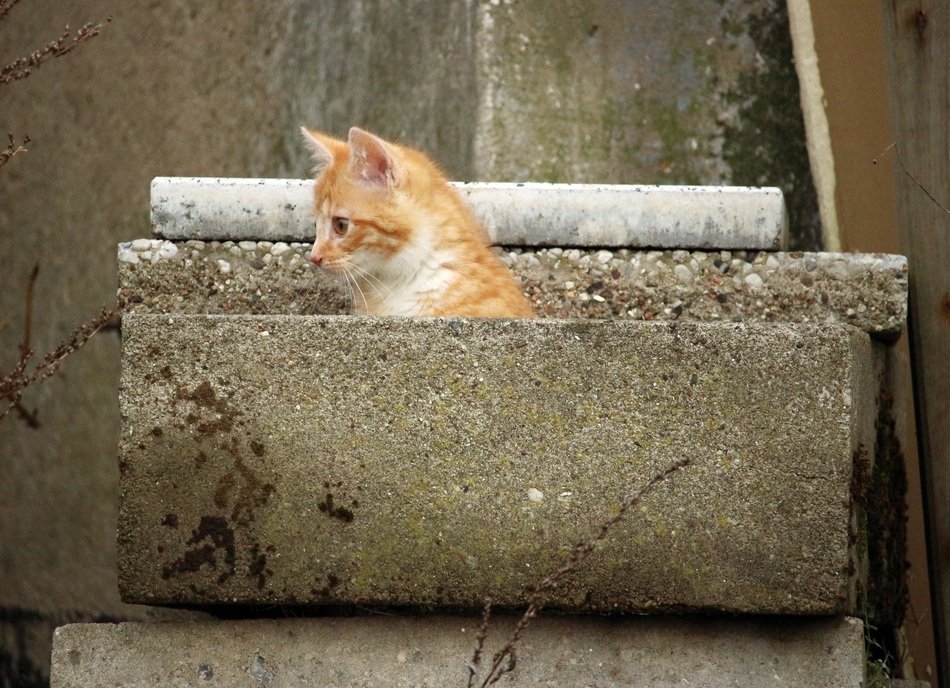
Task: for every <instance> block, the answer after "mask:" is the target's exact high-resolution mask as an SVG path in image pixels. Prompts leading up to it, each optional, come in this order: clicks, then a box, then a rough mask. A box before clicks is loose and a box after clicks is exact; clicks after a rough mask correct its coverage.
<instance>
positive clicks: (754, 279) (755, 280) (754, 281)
mask: <svg viewBox="0 0 950 688" xmlns="http://www.w3.org/2000/svg"><path fill="white" fill-rule="evenodd" d="M745 283H746V284H748V285H749V286H750V287H752V288H753V289H759V288H760V287H762V285H763V284H765V283H764V282H763V281H762V278H761V277H759V276H758V275H757V274H755V273H754V272H750V273H749V274H748V275H746V276H745Z"/></svg>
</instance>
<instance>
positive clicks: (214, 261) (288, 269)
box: [118, 239, 907, 340]
mask: <svg viewBox="0 0 950 688" xmlns="http://www.w3.org/2000/svg"><path fill="white" fill-rule="evenodd" d="M309 250H310V244H308V243H299V242H294V243H290V244H288V243H281V242H270V241H259V242H255V241H247V242H234V241H224V242H219V241H207V242H206V241H200V240H190V241H185V242H170V241H162V240H161V239H152V240H149V239H139V240H138V241H135V242H125V243H123V244H120V246H119V251H118V257H119V285H120V286H119V290H120V292H121V293H122V294H124V295H125V296H127V297H130V296H132V295H136V296H139V297H141V299H142V301H141V303H139V304H135V305H133V306H132V309H133V311H134V312H142V313H170V312H176V313H222V314H233V315H237V314H242V313H256V314H263V313H273V314H278V313H279V314H291V313H294V314H302V315H314V314H340V313H345V312H347V311H348V310H349V307H350V304H349V303H348V296H349V295H348V294H347V293H345V291H344V289H343V284H342V282H341V281H339V280H337V279H334V278H333V277H332V276H330V275H328V274H327V273H326V272H324V271H321V270H318V269H316V268H315V267H314V266H313V265H312V264H311V263H310V262H309V261H308V260H307V257H306V256H307V253H308V252H309ZM497 251H498V253H499V256H500V257H501V260H502V261H503V262H504V263H505V264H506V265H507V266H508V267H509V268H510V269H511V270H512V272H514V274H515V276H516V277H517V278H518V280H519V281H520V282H521V285H522V289H523V291H524V292H525V294H526V295H527V297H528V298H529V299H530V300H531V303H532V304H533V305H534V307H535V311H536V312H537V313H538V315H540V316H543V317H547V318H619V319H631V320H681V321H683V320H699V321H704V322H715V321H725V322H773V321H781V322H796V323H843V324H848V325H853V326H855V327H858V328H860V329H862V330H864V331H865V332H868V333H870V334H872V335H874V336H875V337H877V338H881V339H885V340H893V339H895V338H896V337H898V336H899V335H900V333H901V332H902V331H903V327H904V322H905V321H906V319H907V259H906V258H904V257H903V256H895V255H887V254H874V253H798V252H793V253H786V252H774V253H773V252H769V253H766V252H755V251H751V252H750V251H727V250H723V251H631V250H628V249H620V250H615V251H607V250H604V249H601V250H581V249H576V248H575V249H561V248H551V249H535V250H533V249H525V250H522V249H515V250H507V249H505V250H502V249H497Z"/></svg>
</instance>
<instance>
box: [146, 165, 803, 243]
mask: <svg viewBox="0 0 950 688" xmlns="http://www.w3.org/2000/svg"><path fill="white" fill-rule="evenodd" d="M454 186H455V188H456V189H458V191H459V193H460V194H461V195H462V198H464V199H465V200H466V201H467V202H468V203H469V204H470V205H471V207H472V209H473V210H474V211H475V214H476V215H477V216H478V218H479V220H480V221H481V222H482V224H483V225H484V226H485V229H486V230H487V232H488V234H489V237H490V238H491V241H492V243H496V244H505V245H509V246H598V247H602V246H608V247H610V246H617V247H621V246H622V247H650V248H716V249H771V250H778V249H781V248H784V246H785V245H786V243H787V237H786V234H787V231H788V220H787V217H786V213H785V200H784V199H783V197H782V192H781V190H780V189H776V188H751V187H735V186H725V187H724V186H655V185H629V184H540V183H524V184H515V183H486V182H473V183H468V184H462V183H455V184H454ZM312 206H313V182H312V181H307V180H301V179H227V178H195V177H156V178H155V179H153V180H152V196H151V217H152V230H153V232H154V233H155V235H156V236H158V237H163V238H166V239H174V240H187V239H200V240H214V239H232V240H234V241H241V240H251V241H260V240H268V241H312V240H313V232H314V229H313V227H314V224H313V214H312Z"/></svg>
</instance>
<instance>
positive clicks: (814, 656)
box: [51, 616, 864, 688]
mask: <svg viewBox="0 0 950 688" xmlns="http://www.w3.org/2000/svg"><path fill="white" fill-rule="evenodd" d="M479 622H480V619H479V618H477V617H451V618H448V617H395V616H388V617H378V616H377V617H364V618H313V619H282V620H257V621H222V622H212V623H192V624H182V623H173V624H137V623H124V624H76V625H72V626H64V627H61V628H59V629H57V630H56V635H55V637H54V646H53V672H52V674H53V675H52V682H51V685H52V688H80V687H81V688H106V687H107V686H108V687H109V688H111V687H112V686H117V685H121V686H126V687H128V688H133V687H136V686H142V687H144V686H156V685H165V686H215V685H222V686H241V685H255V686H256V685H264V686H324V687H326V688H334V687H339V688H344V687H345V688H377V687H378V688H383V687H384V686H385V688H399V687H406V688H409V687H413V688H417V687H418V686H460V687H461V686H465V685H466V683H467V681H468V669H467V662H468V661H469V659H470V658H471V656H472V650H473V648H474V645H475V634H476V631H477V629H478V626H479ZM513 622H514V620H513V619H512V618H505V617H496V620H495V621H494V622H493V623H492V625H491V626H490V635H489V637H488V644H487V645H486V653H485V654H486V656H485V657H484V658H483V659H482V663H483V664H485V663H488V662H490V660H491V655H492V653H493V652H494V651H495V650H497V649H498V648H499V647H500V646H501V644H502V643H503V640H502V639H503V638H507V637H508V635H509V634H510V632H511V629H512V627H513ZM517 650H518V662H517V666H516V667H515V670H514V672H513V673H511V674H509V675H508V676H507V677H506V678H505V679H504V680H503V681H502V684H503V685H511V686H529V685H530V686H564V687H571V686H577V687H580V686H598V687H601V688H621V687H622V688H647V687H649V688H680V687H681V686H704V687H705V688H720V687H721V688H726V687H727V686H728V687H732V686H736V685H742V686H763V685H772V684H780V685H788V686H796V687H797V688H812V687H813V688H860V687H861V686H863V685H864V683H863V680H864V638H863V626H862V624H861V622H860V621H858V620H856V619H849V618H828V619H781V620H778V619H769V618H762V619H729V620H714V619H703V618H663V617H646V618H628V619H603V618H550V617H548V618H539V619H535V620H534V621H533V622H532V624H531V625H530V626H529V627H528V630H527V631H526V632H525V634H524V636H523V639H522V641H521V642H520V643H519V644H518V646H517ZM476 685H478V684H476Z"/></svg>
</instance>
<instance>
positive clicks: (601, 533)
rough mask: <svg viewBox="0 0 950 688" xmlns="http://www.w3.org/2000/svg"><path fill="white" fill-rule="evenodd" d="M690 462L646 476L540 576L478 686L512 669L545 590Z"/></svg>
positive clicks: (471, 676)
mask: <svg viewBox="0 0 950 688" xmlns="http://www.w3.org/2000/svg"><path fill="white" fill-rule="evenodd" d="M690 463H691V461H690V459H681V460H679V461H677V462H675V463H673V464H672V465H670V466H669V467H668V468H667V469H666V470H664V471H663V472H661V473H658V474H657V475H655V476H654V477H653V479H652V480H650V482H648V483H647V484H646V485H645V486H644V487H642V488H640V490H639V491H638V492H637V493H636V494H634V495H633V496H632V497H630V499H628V500H627V501H626V502H624V503H623V504H621V506H620V509H619V510H618V511H617V513H616V514H615V515H614V516H612V517H611V518H609V519H608V520H607V521H605V522H604V523H602V524H601V526H600V529H599V530H598V531H597V534H596V535H594V536H593V537H592V538H589V539H587V540H581V541H580V542H578V543H577V544H576V545H574V547H573V549H572V550H571V554H570V556H569V557H568V558H567V561H565V562H564V564H563V565H562V566H561V568H559V569H558V570H557V571H555V572H554V573H552V574H550V575H548V576H545V577H544V578H543V579H542V580H541V583H540V584H539V585H538V587H537V588H536V589H535V591H534V593H533V594H532V595H531V600H530V602H529V604H528V608H527V609H526V610H525V612H524V614H522V615H521V618H520V619H519V620H518V624H517V625H516V626H515V629H514V631H512V633H511V635H510V636H509V637H508V642H507V643H505V646H504V647H502V648H501V649H500V650H499V651H498V652H496V653H495V654H494V655H493V656H492V664H491V667H490V669H489V671H488V674H487V675H486V676H485V678H484V679H483V680H482V682H481V683H480V684H479V688H485V687H486V686H492V685H495V684H496V683H497V682H498V681H499V680H500V679H501V677H502V676H504V675H505V674H507V673H509V672H511V671H513V670H514V668H515V665H516V663H517V659H518V658H517V653H516V648H517V646H518V642H519V641H520V640H521V636H522V635H523V634H524V631H525V629H526V628H527V627H528V624H529V623H531V619H533V618H534V617H535V616H537V615H538V612H540V611H541V609H542V607H543V606H544V602H545V599H546V598H547V596H548V595H549V593H551V592H553V591H554V590H555V589H556V588H557V586H558V585H559V584H560V583H561V582H562V581H564V579H565V578H567V577H568V576H569V575H570V574H571V573H573V572H574V570H575V569H577V567H578V566H580V565H581V564H582V563H583V562H584V561H586V560H587V558H588V557H589V556H590V555H591V553H593V551H594V549H595V548H596V547H597V545H598V544H599V543H600V542H602V541H603V540H604V539H605V538H606V537H607V534H608V533H609V532H610V529H611V528H613V527H614V526H615V525H617V524H618V523H619V522H620V521H621V520H623V517H624V516H625V515H626V514H627V512H628V511H630V509H632V508H633V507H635V506H637V505H638V504H639V503H640V502H641V501H642V500H643V498H644V497H645V496H646V495H647V494H649V493H650V492H651V491H652V490H653V489H654V488H656V487H657V486H658V485H660V484H661V483H663V482H665V481H666V480H668V479H669V478H670V476H672V475H673V474H674V473H676V472H677V471H679V470H681V469H683V468H686V467H687V466H689V465H690ZM490 607H491V602H490V601H489V602H486V604H485V610H484V613H483V616H482V627H480V628H479V636H478V638H477V639H476V648H475V653H474V654H473V655H472V659H471V661H470V662H469V682H468V685H469V688H471V686H472V681H473V679H474V674H475V672H476V671H477V666H478V662H479V660H480V658H481V652H482V646H483V645H484V640H485V635H487V627H488V618H489V614H490Z"/></svg>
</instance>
